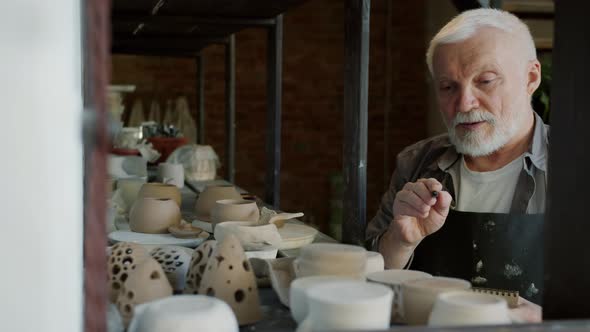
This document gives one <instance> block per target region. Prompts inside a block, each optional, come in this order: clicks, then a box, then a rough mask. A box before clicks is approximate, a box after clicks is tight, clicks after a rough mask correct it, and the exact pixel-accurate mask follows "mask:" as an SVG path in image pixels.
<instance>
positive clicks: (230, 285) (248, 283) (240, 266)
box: [199, 234, 262, 325]
mask: <svg viewBox="0 0 590 332" xmlns="http://www.w3.org/2000/svg"><path fill="white" fill-rule="evenodd" d="M199 294H205V295H210V296H215V297H217V298H219V299H222V300H224V301H225V302H226V303H227V304H229V305H230V307H231V308H232V309H233V311H234V314H235V315H236V317H237V318H238V322H239V324H240V325H246V324H252V323H255V322H257V321H259V320H260V319H261V318H262V313H261V310H260V300H259V298H258V287H257V286H256V277H255V276H254V270H253V269H252V266H251V265H250V262H249V261H248V258H247V257H246V255H245V254H244V250H243V249H242V246H241V245H240V241H239V240H238V239H237V238H236V237H235V236H233V235H231V234H230V235H228V236H227V237H226V238H225V239H224V240H223V242H221V243H220V244H218V245H217V248H215V250H214V252H213V254H212V256H211V258H210V259H209V262H208V263H207V268H206V269H205V273H204V274H203V280H202V282H201V286H200V287H199Z"/></svg>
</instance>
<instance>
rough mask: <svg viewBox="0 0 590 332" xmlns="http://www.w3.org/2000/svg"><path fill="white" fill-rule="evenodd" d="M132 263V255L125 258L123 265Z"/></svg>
mask: <svg viewBox="0 0 590 332" xmlns="http://www.w3.org/2000/svg"><path fill="white" fill-rule="evenodd" d="M131 263H133V258H132V257H125V259H123V265H127V264H131Z"/></svg>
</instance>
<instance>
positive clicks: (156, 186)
mask: <svg viewBox="0 0 590 332" xmlns="http://www.w3.org/2000/svg"><path fill="white" fill-rule="evenodd" d="M139 197H149V198H168V199H172V200H174V201H175V202H176V204H177V205H178V206H179V207H180V203H181V200H182V197H181V195H180V190H178V187H176V186H175V185H173V184H165V183H158V182H152V183H146V184H144V185H143V186H142V187H141V189H140V190H139V194H138V198H139Z"/></svg>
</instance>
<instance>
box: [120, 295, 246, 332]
mask: <svg viewBox="0 0 590 332" xmlns="http://www.w3.org/2000/svg"><path fill="white" fill-rule="evenodd" d="M196 330H198V331H203V332H238V331H239V328H238V321H237V320H236V316H235V315H234V313H233V311H232V309H231V308H230V306H229V305H228V304H227V303H225V302H223V301H222V300H219V299H217V298H214V297H211V296H205V295H176V296H171V297H167V298H164V299H161V300H157V301H153V302H149V303H145V304H142V305H139V306H137V307H135V315H134V318H133V321H132V322H131V324H130V326H129V329H128V331H129V332H162V331H174V332H185V331H186V332H189V331H190V332H192V331H196Z"/></svg>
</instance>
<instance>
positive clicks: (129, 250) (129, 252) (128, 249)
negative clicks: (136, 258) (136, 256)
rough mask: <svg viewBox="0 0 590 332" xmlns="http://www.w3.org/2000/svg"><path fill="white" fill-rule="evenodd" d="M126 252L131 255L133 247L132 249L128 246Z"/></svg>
mask: <svg viewBox="0 0 590 332" xmlns="http://www.w3.org/2000/svg"><path fill="white" fill-rule="evenodd" d="M125 253H126V254H127V255H131V254H132V253H133V249H131V248H127V250H125Z"/></svg>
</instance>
